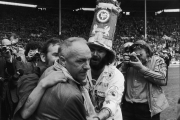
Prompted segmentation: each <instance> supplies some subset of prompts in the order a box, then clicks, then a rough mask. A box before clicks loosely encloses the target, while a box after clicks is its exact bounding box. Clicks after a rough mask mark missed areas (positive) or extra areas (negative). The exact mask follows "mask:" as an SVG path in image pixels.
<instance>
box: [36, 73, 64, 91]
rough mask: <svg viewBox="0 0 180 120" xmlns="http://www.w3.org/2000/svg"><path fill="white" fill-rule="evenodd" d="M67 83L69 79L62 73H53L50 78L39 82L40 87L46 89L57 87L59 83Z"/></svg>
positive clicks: (47, 77)
mask: <svg viewBox="0 0 180 120" xmlns="http://www.w3.org/2000/svg"><path fill="white" fill-rule="evenodd" d="M66 81H67V78H66V77H65V75H64V74H63V73H62V72H61V71H53V72H52V73H50V74H49V75H48V76H46V77H45V78H43V79H42V80H41V81H40V82H39V85H41V86H42V87H43V88H45V89H46V88H49V87H52V86H54V85H56V84H57V83H59V82H66Z"/></svg>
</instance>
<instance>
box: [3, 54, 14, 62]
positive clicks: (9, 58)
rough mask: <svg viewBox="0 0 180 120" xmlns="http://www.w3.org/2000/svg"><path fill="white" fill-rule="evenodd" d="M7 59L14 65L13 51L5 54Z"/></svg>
mask: <svg viewBox="0 0 180 120" xmlns="http://www.w3.org/2000/svg"><path fill="white" fill-rule="evenodd" d="M5 59H6V61H7V62H9V63H12V59H13V57H12V54H11V51H7V52H6V53H5Z"/></svg>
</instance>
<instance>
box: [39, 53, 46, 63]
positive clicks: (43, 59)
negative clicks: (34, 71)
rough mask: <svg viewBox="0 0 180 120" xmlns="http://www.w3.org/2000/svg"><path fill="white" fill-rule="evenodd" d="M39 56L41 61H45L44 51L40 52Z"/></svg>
mask: <svg viewBox="0 0 180 120" xmlns="http://www.w3.org/2000/svg"><path fill="white" fill-rule="evenodd" d="M40 57H41V61H42V62H44V63H45V62H46V56H45V54H44V53H41V54H40Z"/></svg>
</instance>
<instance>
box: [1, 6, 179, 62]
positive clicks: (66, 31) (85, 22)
mask: <svg viewBox="0 0 180 120" xmlns="http://www.w3.org/2000/svg"><path fill="white" fill-rule="evenodd" d="M0 12H1V14H0V15H1V16H0V25H1V27H0V38H1V39H3V38H9V36H10V35H11V34H12V33H13V34H14V33H15V34H16V35H17V37H19V38H20V39H19V41H20V42H19V44H20V45H21V46H22V47H24V46H25V45H26V44H27V43H28V42H29V41H38V42H41V43H44V42H45V41H46V40H47V39H49V38H51V37H59V38H60V39H61V40H63V39H65V38H68V37H71V36H80V37H83V38H85V39H88V37H89V32H90V28H91V24H92V20H93V15H94V12H84V11H78V12H77V11H68V10H63V11H62V16H61V20H62V28H61V29H62V32H61V35H60V36H59V15H58V12H52V11H42V10H25V9H23V8H18V9H6V10H3V11H0ZM138 39H144V17H132V16H123V17H122V14H121V15H120V16H119V19H118V22H117V27H116V33H115V36H114V42H113V43H114V45H113V49H114V50H115V51H116V54H117V59H119V58H120V55H121V51H122V50H121V48H122V45H123V44H124V43H126V42H134V41H136V40H138ZM146 41H147V42H148V43H149V44H151V47H152V49H153V50H154V52H162V51H167V52H169V53H171V55H172V56H174V55H175V54H176V53H179V50H180V47H179V44H180V21H179V19H178V17H167V16H152V17H149V16H148V19H147V39H146ZM176 59H178V58H176Z"/></svg>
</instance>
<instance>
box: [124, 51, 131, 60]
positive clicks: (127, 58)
mask: <svg viewBox="0 0 180 120" xmlns="http://www.w3.org/2000/svg"><path fill="white" fill-rule="evenodd" d="M129 60H130V56H129V53H124V54H123V62H126V61H127V62H129Z"/></svg>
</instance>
